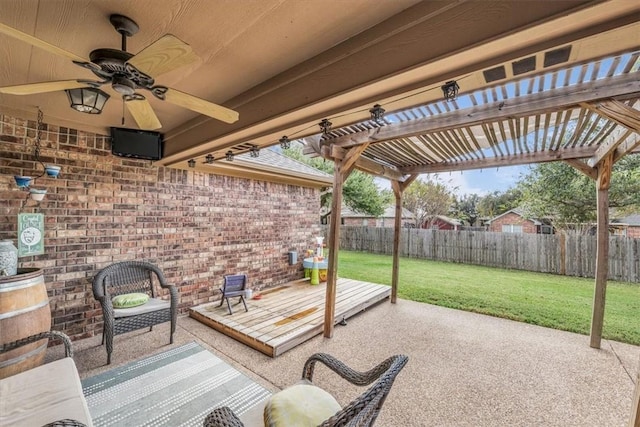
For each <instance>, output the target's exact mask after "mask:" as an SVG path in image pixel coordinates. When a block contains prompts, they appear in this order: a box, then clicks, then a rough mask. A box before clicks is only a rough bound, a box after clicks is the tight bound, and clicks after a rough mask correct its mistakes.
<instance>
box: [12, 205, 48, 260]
mask: <svg viewBox="0 0 640 427" xmlns="http://www.w3.org/2000/svg"><path fill="white" fill-rule="evenodd" d="M43 253H44V215H43V214H40V213H21V214H18V256H19V257H24V256H31V255H41V254H43Z"/></svg>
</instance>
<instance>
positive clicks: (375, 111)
mask: <svg viewBox="0 0 640 427" xmlns="http://www.w3.org/2000/svg"><path fill="white" fill-rule="evenodd" d="M384 112H385V109H384V108H382V107H381V106H380V104H376V105H374V106H373V108H372V109H370V110H369V113H371V120H373V121H374V122H377V123H379V122H381V121H382V118H383V117H384Z"/></svg>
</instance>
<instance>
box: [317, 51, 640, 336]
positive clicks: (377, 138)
mask: <svg viewBox="0 0 640 427" xmlns="http://www.w3.org/2000/svg"><path fill="white" fill-rule="evenodd" d="M639 65H640V51H633V52H628V53H624V54H621V55H616V56H615V57H608V58H604V59H601V60H597V61H592V62H588V63H584V64H578V65H573V66H572V67H570V68H569V69H566V68H562V69H558V70H555V71H552V72H550V73H544V74H540V75H533V76H528V77H526V78H523V79H520V80H518V81H510V82H508V83H502V84H499V85H495V86H493V87H488V88H484V89H481V90H477V91H475V92H471V93H468V94H465V95H464V96H459V97H458V98H457V100H452V101H447V100H440V101H438V102H435V103H429V104H425V105H420V106H416V107H413V108H410V109H405V110H402V111H398V112H394V114H393V115H391V116H390V117H389V118H387V119H386V120H378V121H376V120H373V119H372V120H369V121H366V122H362V123H358V124H354V125H351V126H346V127H342V128H340V129H336V130H333V131H329V132H327V133H326V134H320V135H317V136H315V137H311V138H307V140H308V141H309V143H308V145H307V149H306V151H307V152H308V153H310V152H313V153H316V154H318V155H321V156H322V157H324V158H325V159H329V160H332V161H333V162H334V165H335V175H334V183H333V194H334V197H333V202H332V210H331V212H332V217H333V218H340V209H341V205H342V184H343V183H344V181H345V180H346V178H347V177H348V176H349V174H350V173H351V171H353V170H354V169H355V168H357V169H360V170H362V171H365V172H368V173H371V174H374V175H377V176H380V177H385V178H387V179H389V180H390V181H391V184H392V188H393V191H394V194H395V200H396V213H397V214H396V222H395V237H394V254H393V257H394V261H393V278H392V294H391V295H392V296H391V302H392V303H393V302H395V300H396V294H397V287H398V248H399V237H400V230H401V215H400V214H399V212H400V209H401V207H402V194H403V191H404V190H405V189H406V188H407V187H408V186H409V185H410V184H411V183H412V182H413V181H414V180H415V179H416V178H417V177H418V175H419V174H424V173H438V172H446V171H461V170H468V169H481V168H493V167H500V166H512V165H522V164H530V163H540V162H551V161H563V162H566V163H567V164H569V165H571V166H572V167H574V168H576V169H577V170H578V171H580V172H581V173H583V174H585V175H586V176H588V177H589V178H591V179H593V180H594V181H595V183H596V190H597V193H598V197H597V200H598V212H597V213H598V221H597V229H598V232H597V236H598V251H597V262H596V282H595V294H594V304H593V314H592V322H591V346H592V347H595V348H600V341H601V337H602V324H603V323H602V322H603V316H604V304H605V290H606V282H607V275H608V264H607V259H608V235H609V232H608V224H609V215H608V212H609V209H608V208H609V204H608V189H609V185H610V179H611V167H612V166H613V164H614V163H615V162H616V161H618V160H619V159H620V158H622V157H623V156H624V155H626V154H627V153H632V152H635V151H640V150H639V147H640V110H639V107H640V79H638V73H637V70H638V67H639ZM438 89H439V88H438ZM463 101H464V102H463ZM463 104H467V105H469V106H468V107H467V108H464V107H463V106H461V105H463ZM339 225H340V224H339V221H332V223H331V226H330V233H329V242H330V244H331V248H330V249H331V250H330V256H329V276H328V288H329V292H328V293H327V295H328V296H327V307H326V314H325V336H327V337H330V336H332V334H333V324H334V322H333V320H334V319H333V305H334V298H335V281H336V272H337V269H336V268H335V266H337V256H338V255H337V253H338V243H339V233H340V227H339Z"/></svg>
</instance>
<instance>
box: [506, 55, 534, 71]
mask: <svg viewBox="0 0 640 427" xmlns="http://www.w3.org/2000/svg"><path fill="white" fill-rule="evenodd" d="M511 66H512V67H513V75H514V76H517V75H520V74H524V73H528V72H530V71H534V70H535V69H536V57H535V56H530V57H528V58H524V59H521V60H520V61H515V62H512V63H511Z"/></svg>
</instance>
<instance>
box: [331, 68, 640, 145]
mask: <svg viewBox="0 0 640 427" xmlns="http://www.w3.org/2000/svg"><path fill="white" fill-rule="evenodd" d="M618 96H624V97H634V96H640V81H639V80H638V77H637V76H636V75H635V73H631V74H625V75H621V76H617V77H611V78H609V79H607V80H605V81H594V82H590V83H584V84H580V85H576V86H569V87H563V88H560V89H554V90H550V91H545V92H541V93H536V94H532V95H529V96H523V97H519V98H515V99H508V100H505V101H501V102H495V103H492V104H487V105H483V106H480V107H476V108H472V109H463V110H455V111H452V112H449V113H443V114H439V115H436V116H431V117H426V118H423V119H416V120H412V121H410V122H403V123H394V124H391V125H387V126H382V127H379V128H376V129H373V130H366V131H362V132H359V133H355V134H351V135H345V136H341V137H338V138H334V139H332V140H328V141H326V142H328V143H331V144H334V145H337V146H340V147H343V148H348V147H352V146H355V145H359V144H363V143H365V142H372V143H376V142H384V141H389V140H393V139H401V138H409V137H411V136H417V135H424V134H428V133H433V132H442V131H446V130H451V129H455V128H462V127H470V126H476V125H481V124H483V123H486V122H495V121H500V120H504V119H508V118H514V117H525V116H533V115H537V114H545V113H548V112H551V111H560V110H565V109H568V108H572V107H577V106H580V104H584V103H592V102H595V101H599V100H603V99H609V98H614V97H618ZM618 104H619V103H618ZM622 105H624V104H622ZM625 107H626V106H625ZM618 109H619V107H618ZM632 110H633V109H632ZM624 111H625V112H627V113H628V111H627V110H624ZM633 111H635V110H633Z"/></svg>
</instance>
